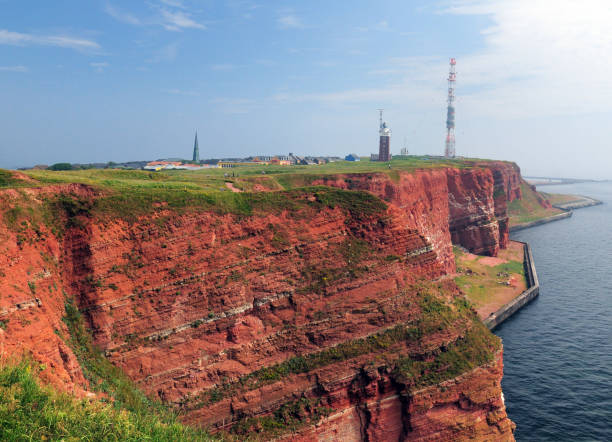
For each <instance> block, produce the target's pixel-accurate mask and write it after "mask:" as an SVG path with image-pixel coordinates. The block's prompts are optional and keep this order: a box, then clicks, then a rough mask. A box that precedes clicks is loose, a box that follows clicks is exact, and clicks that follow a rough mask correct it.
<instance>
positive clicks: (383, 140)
mask: <svg viewBox="0 0 612 442" xmlns="http://www.w3.org/2000/svg"><path fill="white" fill-rule="evenodd" d="M379 112H380V130H379V134H380V141H379V144H378V161H391V150H390V149H391V129H389V127H388V126H387V123H386V122H384V121H383V116H382V115H383V110H382V109H379Z"/></svg>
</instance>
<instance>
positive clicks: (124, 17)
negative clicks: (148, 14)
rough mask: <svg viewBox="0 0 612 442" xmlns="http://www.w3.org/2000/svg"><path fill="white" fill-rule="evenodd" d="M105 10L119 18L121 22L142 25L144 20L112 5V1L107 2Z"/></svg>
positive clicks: (116, 18)
mask: <svg viewBox="0 0 612 442" xmlns="http://www.w3.org/2000/svg"><path fill="white" fill-rule="evenodd" d="M104 10H105V11H106V13H107V14H108V15H110V16H111V17H113V18H114V19H115V20H118V21H120V22H123V23H127V24H129V25H142V24H143V23H142V21H141V20H140V19H139V18H138V17H136V16H135V15H132V14H130V13H128V12H124V11H121V10H119V9H118V8H116V7H115V6H113V5H111V4H110V3H107V4H106V6H105V8H104Z"/></svg>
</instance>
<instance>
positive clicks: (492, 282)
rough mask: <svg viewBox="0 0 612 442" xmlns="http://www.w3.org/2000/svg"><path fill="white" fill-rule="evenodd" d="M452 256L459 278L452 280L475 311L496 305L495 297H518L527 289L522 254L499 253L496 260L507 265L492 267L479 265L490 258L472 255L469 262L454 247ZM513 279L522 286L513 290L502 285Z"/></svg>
mask: <svg viewBox="0 0 612 442" xmlns="http://www.w3.org/2000/svg"><path fill="white" fill-rule="evenodd" d="M454 252H455V262H456V264H457V273H458V275H459V276H457V277H455V283H456V284H457V286H459V288H461V290H462V291H463V293H465V295H466V297H467V299H468V300H469V301H470V302H471V303H472V304H473V305H474V307H475V308H476V309H477V310H478V309H481V308H482V307H485V306H487V304H490V303H491V302H495V301H496V298H498V297H507V296H511V295H512V294H513V293H514V294H515V295H519V294H520V293H521V292H522V291H523V290H524V289H525V288H526V280H525V269H524V267H523V255H522V252H521V251H518V250H515V249H513V248H508V249H502V250H500V252H499V255H498V257H499V258H500V259H501V260H503V261H506V262H503V263H500V264H497V265H494V266H491V265H487V264H483V262H481V260H482V259H483V258H484V259H490V258H486V257H482V256H476V257H474V256H473V255H472V256H471V258H470V257H468V255H466V254H465V253H464V252H462V251H461V250H460V249H459V248H457V247H454ZM513 275H514V276H516V277H518V278H520V281H521V283H522V284H521V286H519V287H517V288H515V287H509V286H507V285H505V284H504V283H505V282H506V281H508V280H509V279H510V277H511V276H513Z"/></svg>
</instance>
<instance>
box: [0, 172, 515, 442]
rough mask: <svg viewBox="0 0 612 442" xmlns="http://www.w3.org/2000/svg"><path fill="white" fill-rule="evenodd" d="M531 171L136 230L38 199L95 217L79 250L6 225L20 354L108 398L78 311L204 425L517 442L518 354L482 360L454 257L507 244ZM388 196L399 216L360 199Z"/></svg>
mask: <svg viewBox="0 0 612 442" xmlns="http://www.w3.org/2000/svg"><path fill="white" fill-rule="evenodd" d="M514 173H518V171H517V170H516V169H514V168H513V167H509V166H507V165H506V164H505V163H499V164H497V163H495V167H493V166H490V167H473V168H468V169H432V170H423V171H415V172H411V173H408V172H398V173H397V174H373V175H338V176H333V177H325V178H320V179H317V180H313V182H312V183H311V184H313V185H325V186H328V187H336V188H339V189H343V190H335V191H334V193H333V194H331V195H328V193H326V192H327V191H326V190H324V188H312V189H310V190H306V191H303V192H298V193H295V192H294V193H287V194H286V195H283V196H282V198H284V199H283V201H285V200H286V203H283V204H284V205H281V206H280V207H275V208H274V209H273V210H272V209H271V210H258V211H255V212H254V213H252V214H249V215H248V216H245V215H238V214H232V213H224V214H223V213H218V212H214V211H211V210H198V209H195V208H194V209H193V210H187V211H183V212H182V213H177V212H176V211H173V210H171V209H169V208H166V207H164V206H163V205H162V206H159V207H156V208H154V209H153V210H152V211H151V212H150V213H149V214H146V215H142V216H139V217H138V218H137V219H135V220H134V219H132V220H129V221H128V220H125V219H122V218H120V217H116V218H113V217H110V218H109V217H106V218H101V216H102V215H99V214H98V213H97V212H96V211H95V204H94V205H92V207H94V209H92V210H91V211H89V210H86V208H84V209H82V210H81V209H80V204H85V205H86V202H87V201H90V202H95V201H96V199H98V198H102V196H100V195H96V194H94V193H93V192H92V191H91V190H90V189H89V188H87V187H86V186H72V187H65V188H55V189H51V188H44V189H35V190H31V191H29V192H30V193H29V194H28V196H27V197H28V201H29V203H28V204H31V205H32V207H33V210H34V209H36V208H37V207H39V208H41V207H44V206H45V204H46V203H45V201H46V198H47V197H48V195H49V194H54V193H55V194H61V195H65V196H62V198H67V199H69V200H70V199H72V200H74V201H77V203H75V205H69V209H70V210H66V213H65V219H64V220H63V222H64V226H63V228H64V232H63V233H61V234H60V233H59V232H57V231H55V230H54V229H52V227H46V226H45V224H44V222H42V220H39V221H40V222H37V221H36V219H34V218H32V219H28V220H25V221H21V220H20V217H19V216H17V214H15V221H16V222H17V226H15V225H11V222H8V223H7V224H6V227H5V226H4V225H3V226H2V230H1V231H0V234H1V235H2V238H3V244H5V246H4V250H3V252H4V253H3V256H2V257H1V259H3V260H5V262H4V263H3V264H4V265H3V266H2V267H3V269H10V272H7V271H6V270H4V273H3V274H0V287H1V288H2V289H3V290H4V292H5V293H9V296H3V297H2V298H0V308H1V310H0V320H3V321H6V322H5V326H4V327H3V328H4V329H5V330H4V331H3V333H2V336H0V338H1V339H2V345H3V351H4V352H5V353H7V352H10V353H19V352H30V353H31V354H32V356H33V357H34V359H35V360H38V361H40V362H43V363H45V364H47V365H48V366H49V367H50V368H51V370H49V373H50V375H49V376H50V378H51V380H52V381H53V382H56V383H59V384H62V385H65V386H68V388H73V389H75V391H79V392H83V391H85V390H86V389H88V388H89V387H88V385H87V382H86V381H85V380H84V378H83V376H82V373H81V372H80V370H79V366H78V363H77V362H76V358H75V357H74V354H73V353H72V350H71V349H70V348H69V347H68V346H66V344H65V339H62V336H65V335H66V333H67V329H66V327H65V325H64V324H63V322H62V316H63V311H64V310H63V306H64V302H65V300H66V298H74V299H75V300H76V302H77V304H78V306H79V308H80V310H81V311H82V312H83V314H84V315H85V317H86V318H87V322H88V325H89V327H90V328H91V332H92V335H93V338H94V341H95V343H96V345H98V346H99V347H100V348H102V349H103V350H104V352H105V354H106V356H107V358H108V359H109V360H110V361H111V362H112V363H113V364H115V365H117V366H119V367H121V368H122V369H123V370H124V371H125V372H126V373H127V375H128V376H129V377H130V378H131V379H133V380H134V381H135V382H137V383H138V384H139V385H140V386H141V387H142V388H143V389H144V390H145V391H146V392H147V393H148V394H149V395H151V396H155V397H157V398H159V399H160V400H162V401H164V402H166V403H169V404H173V405H174V406H176V407H180V408H182V409H183V410H184V412H185V420H186V421H187V422H189V423H192V424H197V425H205V426H209V427H212V428H216V429H218V430H231V431H236V432H238V433H240V432H241V431H249V432H253V431H255V432H257V431H261V432H262V435H263V434H268V433H266V431H269V430H270V428H268V426H269V425H268V424H266V422H268V423H269V422H270V419H272V418H271V416H272V417H273V419H272V421H273V422H276V423H278V422H279V419H280V422H284V423H285V425H286V428H284V430H285V431H286V430H290V431H291V432H293V436H291V437H294V438H298V437H299V438H302V439H303V440H314V439H317V440H338V439H337V438H341V439H342V440H406V439H410V440H437V439H439V440H460V439H467V438H470V437H471V438H474V439H476V440H512V424H511V422H510V421H509V420H508V418H507V417H506V414H505V409H504V406H503V402H502V400H501V387H500V381H501V376H502V371H501V364H502V363H501V350H499V344H498V343H495V342H494V341H489V340H488V339H489V338H487V339H485V340H482V339H481V340H480V341H478V342H480V343H479V344H473V342H472V341H471V340H470V339H473V338H472V336H473V335H474V334H475V333H480V331H478V330H479V329H478V327H476V326H475V325H474V322H473V316H474V315H473V312H470V311H468V310H466V309H464V308H463V307H462V304H461V303H460V300H461V295H460V293H458V291H457V289H456V287H455V286H454V284H453V283H452V282H450V281H447V280H445V279H440V278H443V277H444V275H447V274H449V273H452V272H453V271H454V259H453V252H452V243H453V242H455V243H456V244H460V245H462V246H464V247H467V248H469V249H470V250H472V251H474V252H476V253H485V254H491V255H494V254H495V253H496V252H497V250H498V248H499V247H503V246H504V245H505V243H504V241H505V239H504V238H507V232H506V231H505V230H504V229H506V230H507V223H506V224H504V219H506V220H507V215H506V214H505V202H506V201H507V200H508V199H509V198H516V197H518V196H520V195H519V194H517V193H516V189H514V188H510V187H508V188H506V187H505V186H514V177H513V174H514ZM499 189H504V192H503V193H504V195H505V198H503V197H502V196H500V194H499V192H498V190H499ZM360 192H361V193H360ZM363 192H367V193H363ZM368 194H373V195H375V196H377V197H379V198H380V199H382V200H383V201H385V202H386V204H383V203H382V202H379V201H380V200H378V199H377V198H374V199H372V198H370V197H367V198H366V197H365V196H364V197H361V196H359V198H357V199H350V198H355V197H354V195H368ZM349 197H350V198H349ZM1 198H2V199H3V202H4V203H5V204H6V205H7V207H12V208H15V210H17V209H16V208H17V207H18V206H19V204H23V195H21V194H18V193H15V192H13V191H4V192H3V193H2V195H1ZM342 198H349V200H348V204H345V203H344V200H343V199H342ZM84 201H85V203H84ZM359 204H363V205H364V206H363V210H361V209H359V210H355V209H354V208H355V207H361V206H359ZM7 213H8V212H5V214H4V215H3V216H4V218H5V221H7V219H6V217H7V216H11V215H7ZM8 221H10V220H8ZM24 222H25V224H24ZM432 281H438V282H432ZM424 318H425V319H424ZM475 327H476V328H475ZM474 342H476V341H474ZM470 345H473V346H474V348H477V354H476V355H475V353H474V352H472V351H471V350H469V349H470V348H471V347H470ZM492 355H494V356H492ZM451 356H452V358H451ZM414 361H417V362H414ZM415 364H416V365H415ZM473 364H476V365H474V366H472V365H473ZM415 367H416V368H415ZM417 368H418V370H417ZM415 370H416V371H415ZM287 410H289V411H287ZM283 413H284V414H283ZM279 416H280V417H279ZM298 424H299V425H298ZM266 425H268V426H266ZM270 425H272V424H270ZM275 434H276V433H275ZM279 435H280V434H277V436H279Z"/></svg>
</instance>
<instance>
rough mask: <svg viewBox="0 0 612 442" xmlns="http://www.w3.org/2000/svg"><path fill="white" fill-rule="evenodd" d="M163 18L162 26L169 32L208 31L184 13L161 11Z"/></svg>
mask: <svg viewBox="0 0 612 442" xmlns="http://www.w3.org/2000/svg"><path fill="white" fill-rule="evenodd" d="M161 15H162V18H163V22H162V26H163V27H164V28H166V29H167V30H168V31H180V30H181V29H188V28H194V29H206V26H204V25H203V24H201V23H198V22H196V21H195V20H193V19H192V18H191V16H190V15H189V14H188V13H186V12H182V11H174V12H173V11H169V10H167V9H162V10H161Z"/></svg>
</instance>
